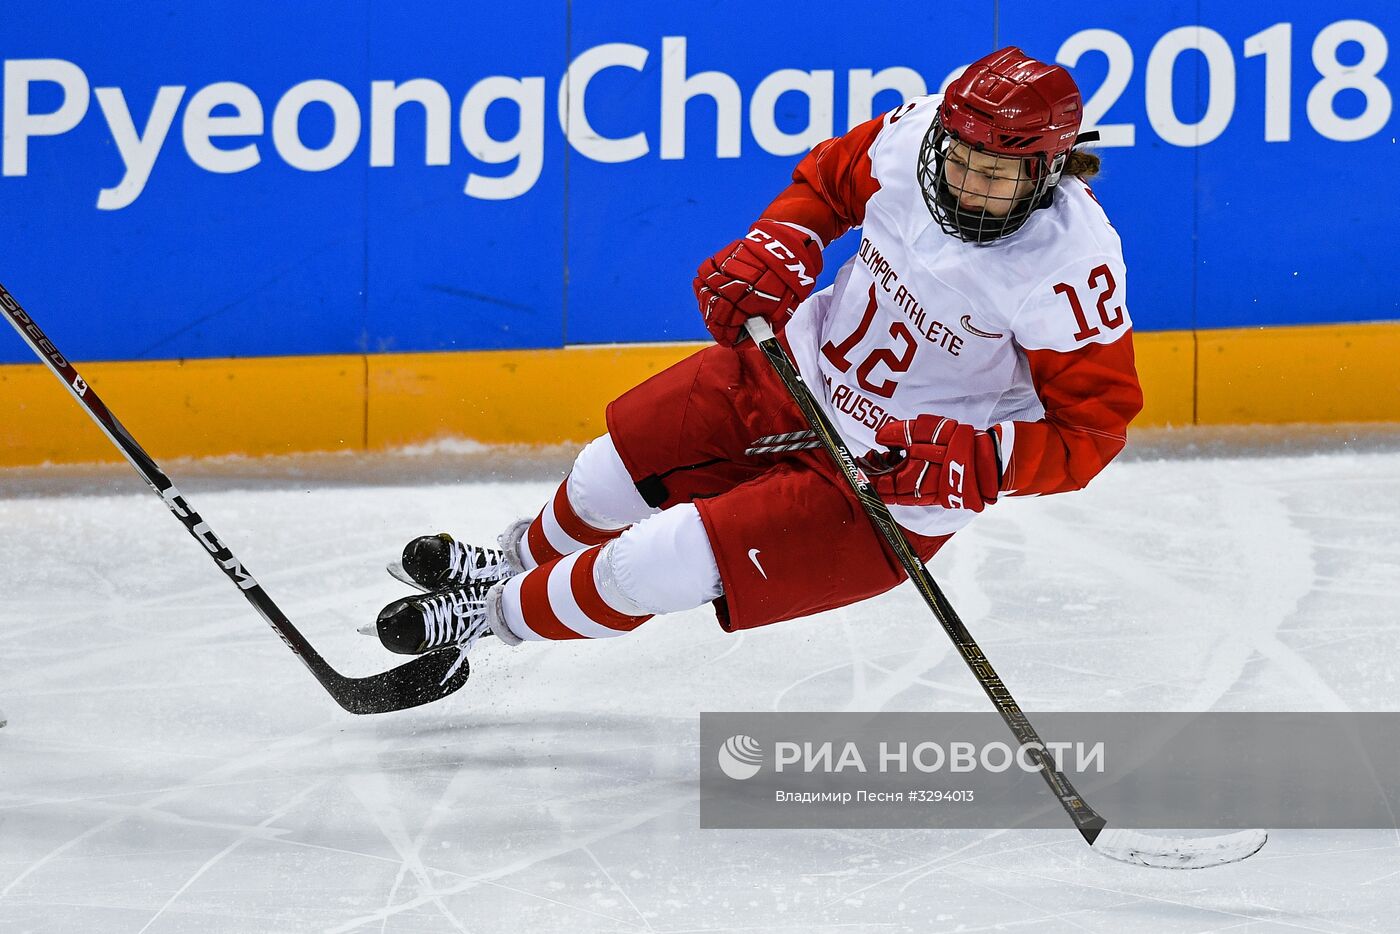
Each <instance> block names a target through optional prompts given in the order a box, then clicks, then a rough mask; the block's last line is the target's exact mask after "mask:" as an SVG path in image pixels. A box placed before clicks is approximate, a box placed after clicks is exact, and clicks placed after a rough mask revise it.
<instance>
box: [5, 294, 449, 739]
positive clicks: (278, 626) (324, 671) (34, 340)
mask: <svg viewBox="0 0 1400 934" xmlns="http://www.w3.org/2000/svg"><path fill="white" fill-rule="evenodd" d="M0 308H3V309H4V311H5V315H6V317H7V318H8V319H9V321H10V324H12V325H13V326H14V328H15V330H16V331H18V332H19V336H20V337H21V338H23V339H24V342H25V343H26V344H28V345H29V347H30V349H31V350H33V351H34V353H35V354H36V355H38V357H39V359H40V360H41V361H42V362H43V363H44V365H45V366H47V367H48V368H49V371H50V372H51V373H53V375H54V376H56V377H58V380H59V382H61V383H63V385H64V387H65V388H66V389H67V390H68V392H69V393H70V394H71V395H72V396H73V398H74V399H76V400H77V402H78V404H79V405H80V406H82V407H83V411H85V412H87V414H88V415H89V416H90V417H91V418H92V420H93V421H94V422H96V423H97V427H98V428H101V429H102V433H103V434H105V435H106V436H107V439H108V440H109V441H111V442H112V444H114V445H116V448H117V450H119V451H121V453H122V456H123V457H125V458H126V460H127V462H128V463H129V464H131V466H132V467H133V468H134V469H135V470H136V472H137V473H138V474H140V475H141V479H143V480H145V481H146V485H147V486H149V487H150V488H151V490H152V491H153V492H155V494H156V495H157V496H159V497H160V498H161V501H162V502H164V503H165V506H166V508H167V509H169V510H170V511H171V513H173V514H174V516H175V518H177V519H179V520H180V522H181V524H182V525H184V526H185V530H186V531H187V532H189V533H190V535H192V536H193V537H194V539H195V541H197V542H199V544H200V545H201V546H202V547H203V548H204V550H205V551H207V552H208V553H209V557H210V558H212V559H213V560H214V563H215V564H217V565H218V566H219V569H220V570H221V571H223V572H224V576H225V577H227V578H228V579H229V580H230V581H232V582H233V584H234V586H236V587H237V588H238V589H239V591H240V592H241V593H242V594H243V596H244V597H245V598H246V599H247V600H248V602H249V603H250V604H252V606H253V609H255V610H257V611H258V615H260V616H261V617H262V618H263V619H264V620H266V621H267V624H268V625H269V626H271V627H272V629H273V631H274V632H276V633H277V635H279V636H281V637H282V641H283V642H285V643H286V644H287V647H288V648H289V649H291V650H292V652H293V653H294V654H295V655H296V656H297V657H298V658H300V659H301V661H302V663H303V664H305V665H306V667H307V668H308V669H309V670H310V671H311V674H312V675H313V676H315V678H316V680H317V681H319V682H320V683H321V686H322V687H323V688H325V689H326V692H327V693H328V694H330V696H331V697H332V698H333V699H334V700H335V702H336V703H337V704H339V705H340V706H341V707H343V708H345V709H346V710H348V711H349V712H350V713H354V714H367V713H388V712H389V711H393V710H403V709H405V708H408V707H417V706H420V705H422V704H427V703H430V702H432V701H435V700H438V699H439V698H442V697H446V696H447V695H448V694H451V693H452V692H453V691H455V690H457V689H458V688H460V687H461V686H462V685H463V684H466V683H467V678H468V677H469V676H470V674H471V669H470V668H469V667H468V666H467V664H466V661H465V659H459V658H456V657H453V656H452V654H451V653H437V654H435V655H423V656H420V657H418V658H415V659H414V660H413V661H411V662H408V663H407V664H403V665H400V666H399V667H397V668H393V669H391V670H389V671H384V672H380V673H379V674H376V675H370V676H369V677H366V678H351V677H347V676H345V675H343V674H341V673H340V672H338V671H336V670H335V669H334V668H332V667H331V666H330V665H329V664H328V663H327V662H326V660H325V659H324V658H322V657H321V654H320V653H319V652H317V651H316V649H315V648H314V647H313V646H312V645H311V643H310V642H307V641H306V637H305V636H303V635H302V634H301V632H300V631H299V630H298V629H297V628H296V627H295V626H293V625H292V623H291V621H290V620H289V619H287V617H286V615H285V614H284V613H283V612H282V610H281V609H280V608H279V607H278V606H277V604H276V603H274V602H273V601H272V598H271V597H269V596H268V595H267V592H266V591H264V590H263V588H262V585H261V584H259V583H258V582H257V581H256V580H255V579H254V578H253V575H252V574H251V573H250V572H249V571H248V570H247V569H246V568H245V567H244V566H243V563H242V562H241V561H240V560H239V559H238V558H237V557H236V556H235V555H234V554H233V551H232V550H231V549H230V548H229V547H228V546H227V545H225V544H224V542H223V540H222V539H220V538H219V536H218V535H216V534H215V533H214V530H213V528H211V527H210V525H209V523H208V522H206V521H204V519H203V518H201V517H200V515H199V513H197V512H195V511H194V509H193V508H192V507H191V506H190V504H189V502H188V501H186V499H185V498H184V496H183V495H181V493H180V491H179V490H177V489H175V484H174V483H172V482H171V481H170V478H169V477H167V476H166V475H165V472H164V471H162V470H161V469H160V466H159V465H157V464H156V462H155V460H154V459H153V458H152V457H151V456H150V455H149V454H147V453H146V451H145V450H144V449H143V448H142V447H141V445H139V444H137V442H136V439H135V438H133V437H132V436H131V433H130V432H129V431H127V430H126V427H125V426H124V425H122V423H121V422H119V421H118V420H117V417H116V416H115V415H113V414H112V412H111V410H110V409H108V408H107V406H106V404H105V403H103V401H102V400H101V399H100V398H98V396H97V393H96V392H94V391H93V389H92V387H91V386H89V385H88V383H87V381H86V380H85V379H83V378H82V376H80V375H79V374H78V371H77V370H76V369H75V368H74V367H73V365H72V364H71V363H70V362H69V361H68V358H67V357H65V356H64V355H63V354H62V353H60V352H59V350H58V348H57V347H55V346H54V344H53V342H52V341H51V340H49V338H48V336H47V335H45V334H44V332H43V331H42V330H41V329H40V328H39V325H38V324H36V323H35V321H34V319H33V318H31V317H30V316H29V314H28V312H26V311H25V310H24V309H23V308H21V307H20V305H19V302H17V301H15V298H14V296H13V295H11V294H10V293H9V291H8V290H7V289H6V288H5V287H4V286H3V285H0ZM459 661H460V664H459Z"/></svg>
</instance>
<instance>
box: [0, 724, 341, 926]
mask: <svg viewBox="0 0 1400 934" xmlns="http://www.w3.org/2000/svg"><path fill="white" fill-rule="evenodd" d="M337 722H338V721H336V720H326V721H324V722H322V723H319V724H317V725H316V726H313V727H309V728H307V729H305V730H302V731H301V732H299V733H295V734H293V735H291V736H288V737H286V738H285V739H282V740H278V741H276V742H274V743H272V744H271V745H270V746H267V747H264V748H260V749H258V750H256V751H255V752H253V753H250V754H248V755H244V756H239V757H238V758H236V759H233V760H232V761H229V762H226V763H225V764H223V765H220V766H219V767H217V768H214V769H211V770H209V771H207V772H205V773H202V774H201V775H199V776H198V777H197V778H196V779H194V780H193V781H190V782H186V783H182V784H180V785H178V786H176V787H174V788H172V789H170V790H168V791H164V792H162V793H160V794H158V795H157V796H156V797H154V798H152V799H150V800H148V801H145V802H143V803H142V804H141V805H137V806H133V807H132V808H130V809H124V811H123V813H121V814H117V815H113V816H112V817H109V818H107V819H106V820H104V821H100V822H99V823H97V824H94V825H93V826H91V827H88V828H87V829H86V830H83V831H81V832H80V833H78V834H75V835H74V836H72V837H70V838H68V839H67V840H65V841H64V842H63V843H60V844H59V845H58V846H56V847H54V848H52V849H50V850H49V851H48V852H47V853H45V854H44V855H43V856H41V857H39V858H38V859H36V860H34V861H33V862H31V863H29V864H28V865H27V866H25V868H24V869H23V870H21V871H20V873H19V875H17V876H15V878H13V879H11V880H10V882H9V884H8V885H6V886H5V887H4V888H3V889H0V899H4V898H5V897H6V896H8V895H9V894H10V892H12V891H13V890H14V888H15V887H16V886H18V885H19V884H20V883H21V882H23V881H24V880H25V879H27V878H29V877H30V876H31V875H33V874H34V873H36V872H38V871H39V870H40V869H42V868H44V866H46V865H48V864H49V863H50V862H52V861H53V860H55V859H57V858H58V857H60V856H62V855H63V854H64V853H66V852H67V851H68V850H70V849H72V848H73V847H75V846H77V845H78V844H80V843H82V842H84V841H86V840H88V839H91V838H92V837H94V836H96V835H97V834H99V833H102V832H103V831H105V830H109V829H111V828H112V827H115V826H117V825H119V824H121V823H123V822H125V821H127V820H129V819H131V818H132V817H133V816H136V815H138V814H146V813H152V814H155V815H162V814H164V813H165V812H163V811H160V810H159V806H160V805H163V804H165V803H166V802H168V801H173V800H175V799H176V798H179V797H181V796H182V795H185V794H188V793H189V792H191V791H197V790H200V789H202V788H209V787H220V783H218V782H211V781H210V779H211V778H216V777H218V776H223V775H236V774H238V773H239V772H243V771H246V770H248V769H252V768H257V767H259V766H262V765H265V764H267V763H269V762H271V761H274V760H275V759H277V758H279V757H281V756H284V755H286V754H288V753H291V752H294V751H297V750H299V749H301V748H304V747H307V746H311V745H314V744H316V743H317V742H320V741H321V736H320V734H322V733H324V732H326V731H327V730H330V729H333V728H334V727H335V724H336V723H337Z"/></svg>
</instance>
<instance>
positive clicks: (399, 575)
mask: <svg viewBox="0 0 1400 934" xmlns="http://www.w3.org/2000/svg"><path fill="white" fill-rule="evenodd" d="M384 570H386V571H388V572H389V576H390V577H392V578H393V579H394V580H396V581H399V582H400V583H404V584H407V585H408V586H410V587H412V588H413V589H414V590H416V591H418V592H419V593H427V592H428V588H426V587H424V586H423V585H422V584H420V583H418V582H417V581H416V580H414V579H413V578H412V577H409V576H408V572H407V571H405V570H404V569H403V561H402V560H401V559H398V558H396V559H394V560H393V561H390V562H389V563H388V564H386V565H384ZM361 631H363V630H361Z"/></svg>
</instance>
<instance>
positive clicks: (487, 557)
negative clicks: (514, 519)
mask: <svg viewBox="0 0 1400 934" xmlns="http://www.w3.org/2000/svg"><path fill="white" fill-rule="evenodd" d="M386 570H388V572H389V573H390V574H391V575H392V576H393V577H395V578H396V579H398V580H400V581H403V582H404V583H405V584H408V585H409V586H410V587H416V588H418V589H419V590H421V591H423V592H425V593H431V592H432V591H435V590H442V589H443V588H446V587H461V586H464V585H466V584H473V583H482V584H494V583H496V582H497V581H501V580H505V579H506V578H507V577H511V576H512V575H514V574H517V573H519V571H520V569H519V568H517V567H516V566H515V565H514V564H513V563H512V562H511V560H510V558H509V557H508V553H507V552H506V551H505V550H504V549H503V548H487V547H485V546H482V545H468V544H466V543H464V542H459V541H457V540H456V539H454V538H453V537H452V536H451V535H449V534H447V533H446V532H439V533H437V534H436V535H421V536H419V537H418V538H415V539H414V540H413V541H411V542H409V543H408V544H407V545H405V546H404V549H403V554H402V556H400V557H399V558H398V559H397V560H394V561H391V562H389V564H388V566H387V568H386Z"/></svg>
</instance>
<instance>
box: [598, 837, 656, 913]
mask: <svg viewBox="0 0 1400 934" xmlns="http://www.w3.org/2000/svg"><path fill="white" fill-rule="evenodd" d="M582 849H583V853H584V855H585V856H587V857H588V858H589V859H590V860H592V861H593V865H595V866H597V867H598V871H599V872H601V873H602V874H603V878H604V879H607V880H608V884H609V885H611V886H612V887H613V889H614V891H616V892H617V894H618V895H621V896H622V900H623V901H625V902H626V903H627V905H628V907H629V908H631V909H632V910H633V911H635V912H636V913H637V918H638V919H639V920H640V921H641V922H642V924H643V925H645V927H646V929H647V930H648V931H653V932H654V931H655V930H656V928H654V927H652V926H651V922H650V921H648V920H647V917H646V915H644V914H642V909H640V908H638V907H637V903H636V902H634V901H632V896H630V895H628V894H627V890H626V889H624V888H623V887H622V886H621V885H618V882H617V880H616V879H614V878H613V874H612V873H610V872H608V867H607V866H604V865H603V863H602V861H601V860H600V859H598V857H597V856H595V855H593V850H592V848H591V847H587V846H585V847H583V848H582Z"/></svg>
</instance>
